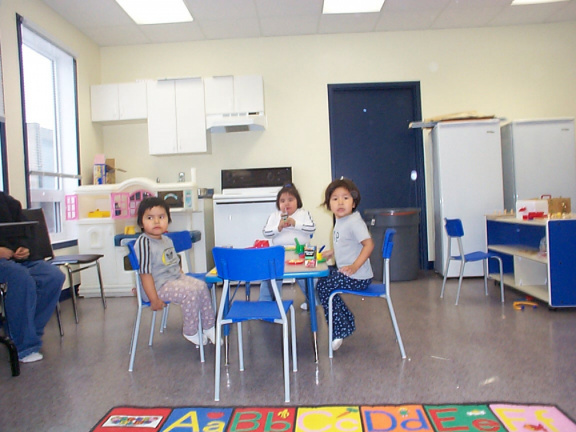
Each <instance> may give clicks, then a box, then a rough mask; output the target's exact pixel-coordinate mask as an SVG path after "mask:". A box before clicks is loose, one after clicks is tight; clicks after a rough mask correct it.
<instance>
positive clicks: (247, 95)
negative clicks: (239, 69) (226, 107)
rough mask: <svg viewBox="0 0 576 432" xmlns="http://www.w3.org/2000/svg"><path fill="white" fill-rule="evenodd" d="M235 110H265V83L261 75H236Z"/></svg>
mask: <svg viewBox="0 0 576 432" xmlns="http://www.w3.org/2000/svg"><path fill="white" fill-rule="evenodd" d="M234 112H236V113H257V112H264V85H263V83H262V76H261V75H241V76H235V77H234Z"/></svg>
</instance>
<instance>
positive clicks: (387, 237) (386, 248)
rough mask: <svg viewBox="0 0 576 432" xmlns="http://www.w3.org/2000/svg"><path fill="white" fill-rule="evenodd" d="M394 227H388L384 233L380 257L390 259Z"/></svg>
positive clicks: (394, 232)
mask: <svg viewBox="0 0 576 432" xmlns="http://www.w3.org/2000/svg"><path fill="white" fill-rule="evenodd" d="M394 234H396V230H395V229H394V228H388V229H387V230H386V232H385V233H384V243H382V258H384V259H390V257H391V256H392V248H393V247H394Z"/></svg>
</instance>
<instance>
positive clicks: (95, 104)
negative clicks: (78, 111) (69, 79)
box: [90, 84, 120, 122]
mask: <svg viewBox="0 0 576 432" xmlns="http://www.w3.org/2000/svg"><path fill="white" fill-rule="evenodd" d="M90 107H91V110H92V121H93V122H101V121H114V120H118V119H119V118H120V114H119V112H118V84H102V85H93V86H91V87H90Z"/></svg>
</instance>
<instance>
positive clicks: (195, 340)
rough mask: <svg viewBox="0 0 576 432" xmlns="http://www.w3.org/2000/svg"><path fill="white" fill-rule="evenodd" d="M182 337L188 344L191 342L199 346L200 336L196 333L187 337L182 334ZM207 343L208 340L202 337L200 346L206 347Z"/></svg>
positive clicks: (204, 336)
mask: <svg viewBox="0 0 576 432" xmlns="http://www.w3.org/2000/svg"><path fill="white" fill-rule="evenodd" d="M183 335H184V337H185V338H186V339H187V340H189V341H190V342H192V343H193V344H195V345H200V335H198V333H196V334H195V335H192V336H189V335H187V334H184V333H183ZM207 343H208V339H207V338H206V335H204V334H203V335H202V345H206V344H207Z"/></svg>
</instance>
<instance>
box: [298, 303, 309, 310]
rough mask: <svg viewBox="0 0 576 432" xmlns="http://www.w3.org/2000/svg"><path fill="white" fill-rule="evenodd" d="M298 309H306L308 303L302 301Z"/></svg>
mask: <svg viewBox="0 0 576 432" xmlns="http://www.w3.org/2000/svg"><path fill="white" fill-rule="evenodd" d="M300 309H302V310H308V303H306V302H304V303H302V304H301V305H300Z"/></svg>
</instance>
